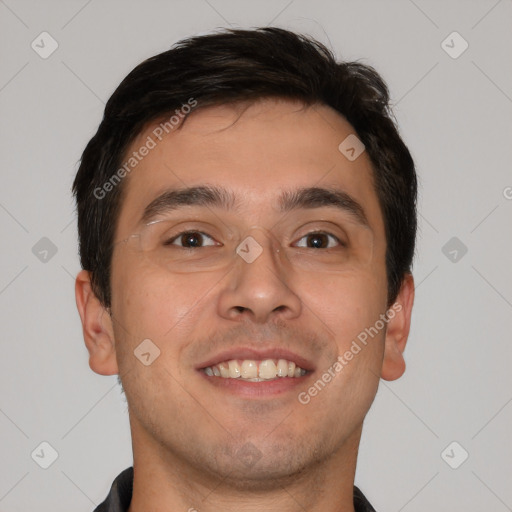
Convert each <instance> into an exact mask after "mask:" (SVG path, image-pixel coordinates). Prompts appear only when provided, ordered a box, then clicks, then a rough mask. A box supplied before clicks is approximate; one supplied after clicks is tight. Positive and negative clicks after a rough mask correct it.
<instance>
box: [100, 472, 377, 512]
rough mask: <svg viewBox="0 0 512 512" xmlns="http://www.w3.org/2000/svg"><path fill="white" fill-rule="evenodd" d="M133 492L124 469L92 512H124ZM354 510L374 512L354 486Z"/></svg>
mask: <svg viewBox="0 0 512 512" xmlns="http://www.w3.org/2000/svg"><path fill="white" fill-rule="evenodd" d="M132 492H133V466H132V467H129V468H128V469H125V470H124V471H123V472H122V473H121V474H119V475H118V476H117V478H116V479H115V480H114V482H113V484H112V487H111V488H110V492H109V493H108V496H107V499H106V500H105V501H104V502H103V503H102V504H101V505H98V507H97V508H95V509H94V512H126V511H127V510H128V507H129V506H130V502H131V500H132ZM354 509H355V511H356V512H375V509H374V508H373V507H372V506H371V505H370V503H369V502H368V500H367V499H366V498H365V497H364V494H363V493H362V492H361V491H360V490H359V489H358V488H357V487H356V486H355V485H354Z"/></svg>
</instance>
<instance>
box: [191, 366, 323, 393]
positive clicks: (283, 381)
mask: <svg viewBox="0 0 512 512" xmlns="http://www.w3.org/2000/svg"><path fill="white" fill-rule="evenodd" d="M199 373H200V374H201V375H202V376H203V377H204V378H205V379H207V381H208V382H209V383H210V384H212V385H213V386H216V387H218V388H219V389H222V390H224V391H227V392H228V393H232V394H234V395H238V396H244V397H250V398H259V397H262V398H265V397H268V396H275V395H279V394H282V393H286V392H287V391H292V390H294V389H296V388H297V386H300V385H301V384H302V385H303V384H304V381H305V380H306V379H308V378H309V377H310V376H311V375H312V374H313V372H310V373H306V375H302V376H301V377H278V378H277V379H274V380H266V381H261V382H248V381H245V380H241V379H240V378H238V379H226V378H223V377H215V376H213V377H210V376H209V375H206V373H204V372H203V371H201V370H199Z"/></svg>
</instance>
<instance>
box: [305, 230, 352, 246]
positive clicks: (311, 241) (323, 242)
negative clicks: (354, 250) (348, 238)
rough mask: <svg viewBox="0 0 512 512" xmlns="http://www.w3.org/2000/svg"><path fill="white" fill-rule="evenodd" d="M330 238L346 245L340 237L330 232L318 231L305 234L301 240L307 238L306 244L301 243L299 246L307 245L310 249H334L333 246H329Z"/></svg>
mask: <svg viewBox="0 0 512 512" xmlns="http://www.w3.org/2000/svg"><path fill="white" fill-rule="evenodd" d="M329 238H330V239H332V240H334V241H335V242H336V243H337V244H339V245H344V244H343V243H341V242H340V240H339V238H338V237H336V236H334V235H331V234H330V233H324V232H321V231H318V232H313V233H308V234H307V235H304V236H303V237H302V238H301V240H304V239H306V240H307V242H306V245H299V247H306V248H308V249H332V247H333V246H332V245H331V246H329Z"/></svg>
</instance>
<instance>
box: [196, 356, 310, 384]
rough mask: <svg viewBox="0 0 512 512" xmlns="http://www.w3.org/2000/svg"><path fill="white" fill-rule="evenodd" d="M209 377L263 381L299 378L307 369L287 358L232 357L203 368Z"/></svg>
mask: <svg viewBox="0 0 512 512" xmlns="http://www.w3.org/2000/svg"><path fill="white" fill-rule="evenodd" d="M203 372H204V373H205V374H206V375H208V376H209V377H219V378H221V379H240V380H243V381H247V382H263V381H268V380H276V379H280V378H284V377H289V378H298V377H302V376H304V375H306V373H308V371H307V370H305V369H304V368H301V367H299V366H297V365H296V364H295V363H294V362H293V361H288V360H286V359H264V360H255V359H243V360H240V359H238V360H237V359H231V360H230V361H223V362H222V363H218V364H215V365H213V366H207V367H206V368H203Z"/></svg>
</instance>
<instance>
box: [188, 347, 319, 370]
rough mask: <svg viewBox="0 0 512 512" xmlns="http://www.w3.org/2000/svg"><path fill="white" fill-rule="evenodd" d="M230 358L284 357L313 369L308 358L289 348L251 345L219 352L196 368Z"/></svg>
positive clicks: (307, 368)
mask: <svg viewBox="0 0 512 512" xmlns="http://www.w3.org/2000/svg"><path fill="white" fill-rule="evenodd" d="M232 359H253V360H265V359H286V360H287V361H291V362H293V363H295V364H296V366H299V367H300V368H303V369H304V370H308V371H313V370H314V369H315V368H314V365H313V363H312V362H311V361H309V360H308V359H306V358H304V357H302V356H299V355H298V354H295V353H294V352H291V351H290V350H286V349H282V348H276V347H275V348H268V349H265V350H263V349H255V348H251V347H238V348H231V349H229V350H225V351H223V352H219V353H218V354H216V355H214V356H213V357H211V358H210V359H208V360H206V361H203V362H202V363H200V364H198V365H197V367H196V369H197V370H202V369H204V368H207V367H208V366H214V365H216V364H219V363H222V362H224V361H230V360H232Z"/></svg>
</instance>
